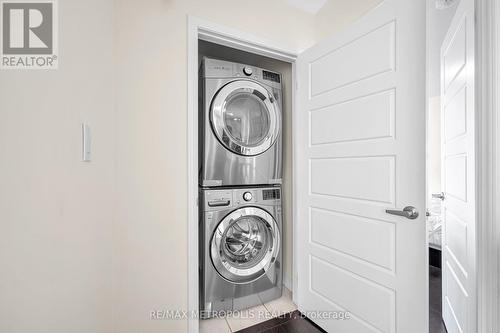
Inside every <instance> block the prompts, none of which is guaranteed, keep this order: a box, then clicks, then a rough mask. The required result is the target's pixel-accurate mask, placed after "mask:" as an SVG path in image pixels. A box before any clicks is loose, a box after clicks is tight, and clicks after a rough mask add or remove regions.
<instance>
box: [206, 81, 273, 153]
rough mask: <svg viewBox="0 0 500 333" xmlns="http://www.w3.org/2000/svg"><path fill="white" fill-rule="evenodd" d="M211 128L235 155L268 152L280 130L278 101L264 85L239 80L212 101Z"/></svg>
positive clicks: (226, 86)
mask: <svg viewBox="0 0 500 333" xmlns="http://www.w3.org/2000/svg"><path fill="white" fill-rule="evenodd" d="M210 118H211V122H212V129H213V130H214V132H215V135H216V136H217V138H218V139H219V141H220V142H221V143H222V144H223V145H224V146H225V147H226V148H227V149H229V150H231V151H232V152H234V153H237V154H240V155H246V156H254V155H258V154H260V153H263V152H265V151H266V150H267V149H269V148H270V147H271V146H272V145H273V144H274V142H275V141H276V138H277V137H278V134H279V131H280V123H281V112H280V108H279V106H278V101H277V100H276V99H275V98H274V97H273V96H272V94H271V93H270V92H269V91H268V90H267V89H266V88H265V87H264V86H262V85H260V84H259V83H257V82H254V81H250V80H236V81H232V82H230V83H228V84H226V85H225V86H224V87H222V88H221V89H220V90H219V92H218V93H217V95H216V96H215V98H214V99H213V101H212V107H211V114H210Z"/></svg>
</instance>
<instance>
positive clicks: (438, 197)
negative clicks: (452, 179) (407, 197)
mask: <svg viewBox="0 0 500 333" xmlns="http://www.w3.org/2000/svg"><path fill="white" fill-rule="evenodd" d="M432 197H433V198H436V199H441V200H444V192H441V193H433V194H432Z"/></svg>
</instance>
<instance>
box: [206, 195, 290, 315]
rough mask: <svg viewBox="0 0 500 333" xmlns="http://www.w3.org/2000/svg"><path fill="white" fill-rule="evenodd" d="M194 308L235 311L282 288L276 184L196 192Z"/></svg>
mask: <svg viewBox="0 0 500 333" xmlns="http://www.w3.org/2000/svg"><path fill="white" fill-rule="evenodd" d="M200 198H201V200H202V201H201V203H202V207H201V208H202V209H201V215H202V216H201V218H200V258H201V260H200V308H201V310H202V311H203V314H204V315H205V317H210V316H211V315H212V314H213V311H222V310H224V311H228V310H240V309H244V308H248V307H251V306H254V305H258V304H260V303H261V301H262V302H267V301H270V300H272V299H276V298H279V297H280V296H281V291H282V268H281V262H282V253H281V228H282V225H281V223H282V222H281V188H280V187H261V188H259V187H252V188H234V189H216V190H201V193H200Z"/></svg>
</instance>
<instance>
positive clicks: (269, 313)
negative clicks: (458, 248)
mask: <svg viewBox="0 0 500 333" xmlns="http://www.w3.org/2000/svg"><path fill="white" fill-rule="evenodd" d="M429 302H430V304H429V323H430V331H429V333H446V328H445V326H444V324H443V321H442V319H441V270H440V269H439V268H436V267H433V266H429ZM295 310H297V306H296V305H295V304H294V303H293V301H292V294H291V292H290V291H289V290H288V289H286V288H283V296H282V297H281V298H279V299H277V300H274V301H271V302H268V303H264V304H261V305H258V306H256V307H254V308H251V309H248V310H243V311H238V312H235V313H234V314H233V315H232V316H231V317H227V318H216V319H208V320H201V321H200V333H233V332H238V331H240V330H243V329H245V330H244V333H253V332H266V333H274V332H280V333H282V332H289V333H291V332H294V333H295V332H300V333H305V332H322V331H321V330H320V329H319V328H317V327H315V326H314V325H313V324H312V323H310V322H309V321H307V320H305V319H302V318H299V317H300V313H299V312H298V311H295ZM251 314H252V315H251ZM277 317H279V318H277ZM270 318H274V319H270ZM255 325H257V326H255ZM241 333H243V332H241Z"/></svg>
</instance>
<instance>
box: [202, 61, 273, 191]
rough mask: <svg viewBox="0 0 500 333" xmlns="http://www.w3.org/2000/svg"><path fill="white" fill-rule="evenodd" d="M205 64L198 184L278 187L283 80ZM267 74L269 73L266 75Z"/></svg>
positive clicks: (220, 64) (257, 70)
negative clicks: (275, 185)
mask: <svg viewBox="0 0 500 333" xmlns="http://www.w3.org/2000/svg"><path fill="white" fill-rule="evenodd" d="M244 67H245V65H242V64H236V63H232V62H227V61H220V60H215V59H209V58H204V60H203V65H202V67H201V71H200V74H201V75H200V97H201V98H202V100H201V101H200V110H199V111H200V116H199V120H200V121H199V124H200V132H199V140H200V141H199V147H200V157H199V163H200V164H199V169H200V174H199V176H200V179H199V184H200V185H201V186H203V187H213V186H237V185H264V184H280V183H281V178H282V148H281V147H282V131H281V126H282V125H281V123H282V120H281V117H282V116H281V108H282V94H281V83H280V82H276V81H280V80H281V77H280V76H279V74H276V73H271V74H274V75H275V76H276V77H275V81H273V80H268V79H265V78H264V77H269V72H266V71H265V70H263V69H260V68H257V67H252V74H251V76H246V75H245V74H244V72H243V68H244ZM264 73H268V74H266V75H264Z"/></svg>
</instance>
